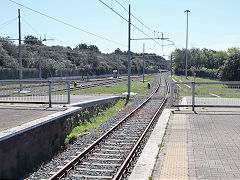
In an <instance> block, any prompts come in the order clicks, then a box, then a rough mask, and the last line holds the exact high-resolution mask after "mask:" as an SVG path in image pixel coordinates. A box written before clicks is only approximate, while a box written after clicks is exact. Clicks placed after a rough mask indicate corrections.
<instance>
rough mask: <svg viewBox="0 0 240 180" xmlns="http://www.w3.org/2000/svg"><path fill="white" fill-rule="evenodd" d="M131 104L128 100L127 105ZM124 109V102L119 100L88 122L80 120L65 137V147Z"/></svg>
mask: <svg viewBox="0 0 240 180" xmlns="http://www.w3.org/2000/svg"><path fill="white" fill-rule="evenodd" d="M131 103H132V102H131V99H130V102H129V103H128V105H130V104H131ZM124 108H126V101H125V100H124V99H120V100H119V101H118V102H117V103H116V104H115V105H114V106H113V107H111V108H109V109H107V110H106V111H103V112H100V113H99V114H98V115H97V116H94V117H92V118H90V119H89V121H84V122H82V121H81V120H80V121H79V126H77V127H75V128H73V130H72V132H71V133H70V134H69V135H68V136H67V137H66V139H65V145H68V144H71V143H72V142H73V141H74V140H76V139H77V137H78V136H79V135H80V134H82V133H84V132H86V131H88V130H90V129H93V128H97V127H98V126H99V125H100V124H102V123H103V122H105V121H107V120H109V119H110V118H111V117H112V116H113V115H115V114H116V113H117V112H119V111H121V110H122V109H124Z"/></svg>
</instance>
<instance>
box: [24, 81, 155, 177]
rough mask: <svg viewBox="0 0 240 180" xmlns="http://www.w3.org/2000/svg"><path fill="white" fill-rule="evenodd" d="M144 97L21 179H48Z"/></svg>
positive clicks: (153, 86) (137, 98) (135, 100)
mask: <svg viewBox="0 0 240 180" xmlns="http://www.w3.org/2000/svg"><path fill="white" fill-rule="evenodd" d="M157 79H158V78H155V80H154V82H153V85H152V87H151V89H150V90H149V91H148V93H147V95H148V94H150V93H151V92H152V90H153V89H155V87H156V86H157ZM147 95H146V97H147ZM146 97H135V98H134V103H133V104H132V105H131V106H130V107H128V108H126V109H124V110H122V111H120V112H119V113H117V114H116V115H114V116H113V117H112V118H111V119H110V120H108V121H106V122H104V123H102V124H101V125H99V127H98V128H95V129H92V130H90V131H89V133H88V134H86V135H83V136H81V137H79V138H78V139H77V141H76V142H75V143H74V144H73V145H71V146H70V147H68V148H67V149H66V150H64V151H63V152H62V153H59V154H58V155H56V156H55V157H54V158H52V159H51V161H49V162H47V163H46V164H44V165H42V166H41V167H40V168H39V169H38V170H37V171H36V172H33V173H32V174H31V175H29V176H28V177H25V178H22V179H29V180H30V179H31V180H32V179H47V178H49V177H50V176H49V173H50V172H55V171H56V167H58V166H62V165H63V164H62V162H63V161H67V160H71V159H72V158H73V157H72V156H77V154H78V153H77V152H81V151H83V150H84V149H85V148H86V147H87V146H88V145H89V144H91V143H93V142H94V141H95V140H97V139H98V138H99V137H100V136H102V135H103V134H104V133H105V132H106V131H108V130H109V129H110V128H111V127H113V126H114V125H115V124H116V123H117V122H118V121H119V119H121V117H124V116H125V115H126V114H128V113H129V112H130V111H131V110H132V109H134V108H136V107H137V106H138V105H139V104H140V103H141V102H143V100H144V99H146ZM59 168H60V167H59Z"/></svg>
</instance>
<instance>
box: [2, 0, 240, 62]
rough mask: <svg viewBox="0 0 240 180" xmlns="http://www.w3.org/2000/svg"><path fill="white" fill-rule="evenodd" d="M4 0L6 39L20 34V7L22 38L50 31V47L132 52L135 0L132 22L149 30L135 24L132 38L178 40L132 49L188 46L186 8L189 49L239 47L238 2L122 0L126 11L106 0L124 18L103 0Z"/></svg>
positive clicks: (137, 45)
mask: <svg viewBox="0 0 240 180" xmlns="http://www.w3.org/2000/svg"><path fill="white" fill-rule="evenodd" d="M0 1H1V3H0V9H1V11H0V36H1V37H6V36H10V37H11V38H13V39H16V38H18V19H17V17H18V9H20V10H21V26H22V37H23V38H24V36H26V35H34V36H36V37H38V38H40V36H41V37H42V38H43V37H44V35H46V38H47V39H49V40H48V41H44V44H45V45H61V46H70V47H72V48H74V47H76V46H77V45H78V44H81V43H85V44H88V45H89V44H93V45H97V46H98V48H99V49H100V51H101V52H104V53H111V52H113V51H114V50H116V49H117V48H120V49H121V50H122V51H127V45H128V23H127V22H126V21H125V20H124V19H123V18H125V19H128V12H127V11H126V10H128V5H129V4H131V14H132V15H133V16H134V17H135V18H134V17H131V20H132V21H131V22H132V25H134V26H135V27H137V28H138V29H139V30H141V31H143V32H144V33H142V32H140V31H139V30H137V29H136V28H135V27H134V26H131V38H132V39H139V38H148V37H151V38H157V37H161V36H162V33H163V36H164V37H166V38H169V40H171V41H173V42H174V45H168V44H169V42H166V41H161V40H155V41H153V40H144V41H143V40H131V51H134V52H138V53H141V52H143V43H144V44H145V52H147V53H156V54H158V55H165V58H166V59H168V58H169V57H168V56H169V55H170V53H171V52H172V51H174V50H175V49H176V48H180V49H181V48H186V25H187V14H186V13H185V12H184V11H185V10H186V9H189V10H190V13H189V16H188V17H189V19H188V20H189V21H188V22H189V29H188V32H189V33H188V48H200V49H201V48H208V49H213V50H227V49H228V48H231V47H240V46H239V43H240V24H239V17H240V1H239V0H228V1H227V0H181V1H179V0H117V1H118V2H119V3H121V5H122V6H123V7H124V8H125V9H126V10H125V9H123V8H122V7H121V6H120V5H119V4H118V3H117V1H115V0H101V1H103V2H104V3H106V4H107V5H108V6H109V7H110V8H112V9H113V10H114V11H116V12H118V13H119V14H120V15H121V16H122V17H123V18H121V17H120V16H118V15H117V14H115V13H114V12H113V11H111V9H109V8H107V7H106V6H105V5H104V4H103V3H101V2H100V0H41V1H33V0H0ZM12 1H15V2H17V3H20V4H22V5H24V6H26V7H28V8H31V9H33V10H35V11H38V12H40V13H42V14H45V15H47V16H48V17H46V16H43V15H42V14H40V13H37V12H34V11H32V10H30V9H28V8H25V7H23V6H20V5H17V4H16V3H14V2H12ZM49 17H51V18H49ZM52 18H55V20H54V19H52ZM138 20H140V21H141V23H140V22H139V21H138ZM59 21H61V22H59ZM64 23H65V24H64ZM66 23H67V24H68V25H66ZM142 23H143V24H144V25H143V24H142ZM146 26H147V27H148V28H146ZM149 29H151V30H149ZM82 30H83V31H82ZM86 32H89V33H90V34H89V33H86ZM154 32H155V33H154ZM93 34H94V35H93ZM146 35H147V36H146ZM100 37H101V38H100ZM51 39H54V40H51ZM16 43H17V42H16ZM162 44H164V46H162Z"/></svg>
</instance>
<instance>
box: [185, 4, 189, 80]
mask: <svg viewBox="0 0 240 180" xmlns="http://www.w3.org/2000/svg"><path fill="white" fill-rule="evenodd" d="M184 12H186V13H187V32H186V69H185V76H186V79H187V76H188V75H187V66H188V64H187V60H188V56H187V55H188V53H187V51H188V49H187V46H188V13H189V12H190V11H189V10H188V9H187V10H186V11H184Z"/></svg>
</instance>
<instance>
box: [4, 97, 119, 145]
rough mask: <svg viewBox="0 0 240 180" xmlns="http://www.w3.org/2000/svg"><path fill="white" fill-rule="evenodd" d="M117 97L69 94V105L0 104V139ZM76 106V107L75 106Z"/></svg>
mask: <svg viewBox="0 0 240 180" xmlns="http://www.w3.org/2000/svg"><path fill="white" fill-rule="evenodd" d="M114 98H117V96H113V95H74V96H71V102H72V103H71V104H70V105H67V106H65V105H54V104H53V105H52V107H51V108H49V107H48V105H39V104H17V103H13V104H9V103H8V104H5V103H1V104H0V140H3V138H6V137H9V136H12V135H16V133H20V132H22V131H24V130H27V129H29V128H31V127H36V126H37V125H39V124H42V123H47V122H48V121H51V120H54V119H55V118H57V117H59V116H62V115H66V114H69V113H72V112H74V111H76V110H79V108H80V107H86V106H90V105H93V104H96V103H97V102H99V101H105V100H106V101H107V100H111V99H114ZM73 106H75V107H73ZM76 106H77V107H76ZM5 136H6V137H5Z"/></svg>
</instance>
